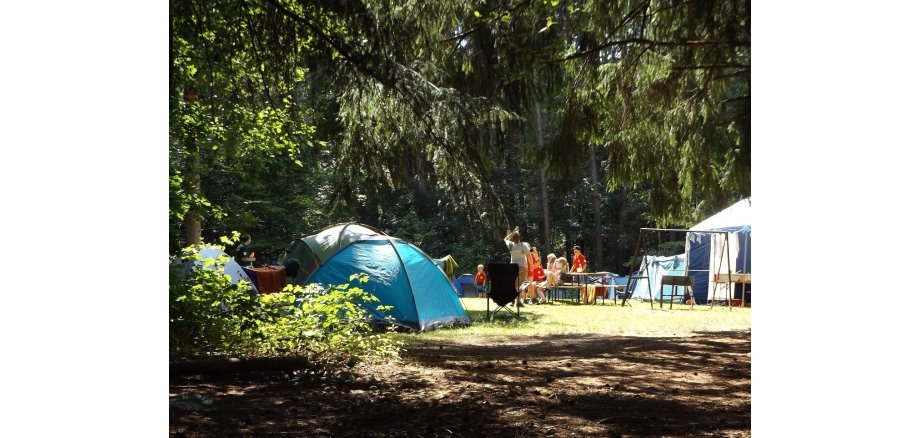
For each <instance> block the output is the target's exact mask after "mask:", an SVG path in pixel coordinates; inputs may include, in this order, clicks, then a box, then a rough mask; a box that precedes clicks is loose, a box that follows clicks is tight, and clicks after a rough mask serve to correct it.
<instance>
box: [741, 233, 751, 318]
mask: <svg viewBox="0 0 920 438" xmlns="http://www.w3.org/2000/svg"><path fill="white" fill-rule="evenodd" d="M750 244H751V233H747V234H745V235H744V254H742V262H741V272H747V269H748V267H747V253H748V249H749V248H750ZM746 288H747V283H741V307H744V303H745V300H744V293H745V289H746Z"/></svg>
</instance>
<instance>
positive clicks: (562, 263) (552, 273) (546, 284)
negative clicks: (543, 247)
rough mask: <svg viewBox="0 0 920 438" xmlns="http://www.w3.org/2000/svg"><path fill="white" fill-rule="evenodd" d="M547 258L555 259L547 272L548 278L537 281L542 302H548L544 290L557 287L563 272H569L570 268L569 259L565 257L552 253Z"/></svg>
mask: <svg viewBox="0 0 920 438" xmlns="http://www.w3.org/2000/svg"><path fill="white" fill-rule="evenodd" d="M546 257H547V259H548V258H550V257H552V258H553V259H555V261H554V262H553V267H552V269H550V270H549V271H547V272H546V280H545V281H541V282H539V283H537V285H536V289H537V296H538V297H539V298H540V301H539V302H540V303H541V304H542V303H546V295H545V294H544V292H545V291H546V289H549V288H553V287H556V286H557V285H559V283H561V282H562V281H561V280H560V279H561V278H562V274H563V273H566V272H568V270H569V261H568V260H566V259H565V257H559V258H558V259H557V258H556V256H555V254H550V255H548V256H546Z"/></svg>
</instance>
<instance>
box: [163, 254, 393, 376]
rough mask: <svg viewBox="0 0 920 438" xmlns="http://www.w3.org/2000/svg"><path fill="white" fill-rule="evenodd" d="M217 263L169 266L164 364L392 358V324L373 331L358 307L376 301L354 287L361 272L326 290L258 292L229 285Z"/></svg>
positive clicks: (220, 262)
mask: <svg viewBox="0 0 920 438" xmlns="http://www.w3.org/2000/svg"><path fill="white" fill-rule="evenodd" d="M222 240H224V239H222ZM229 240H230V239H227V240H225V242H227V241H229ZM228 243H229V242H228ZM202 246H203V245H202ZM199 248H200V246H199V247H190V248H186V249H185V250H184V251H183V256H182V258H183V259H184V260H185V261H187V262H193V261H194V260H195V259H200V257H199V256H198V254H197V250H198V249H199ZM222 259H223V260H214V259H209V260H208V259H206V260H202V262H203V267H202V268H201V269H194V270H192V271H191V272H188V273H184V272H183V270H182V269H181V268H177V264H174V265H173V267H172V268H171V269H170V282H169V294H170V307H169V334H170V360H178V359H193V358H201V357H227V356H234V357H240V356H242V357H266V356H277V355H298V356H304V357H308V358H310V359H311V360H315V361H318V362H323V363H336V364H338V363H347V364H354V363H355V362H356V361H359V360H367V359H373V358H388V357H396V356H398V354H399V348H400V345H399V343H398V342H397V341H396V340H395V339H394V338H393V337H392V336H391V333H390V332H391V331H392V327H393V326H392V325H391V328H390V329H389V330H387V331H386V332H377V331H374V330H373V327H372V326H371V323H370V318H369V315H368V312H367V311H366V309H365V308H364V307H362V303H374V302H377V301H378V300H377V299H376V298H375V297H374V296H372V295H370V294H368V293H367V292H365V291H364V290H363V289H361V288H360V287H359V286H360V284H362V283H364V282H366V281H367V279H368V278H367V276H366V275H357V274H356V275H353V276H352V277H351V279H350V282H349V283H347V284H342V285H338V286H332V287H330V288H329V289H323V288H321V287H318V286H316V285H311V286H309V287H307V288H302V287H299V286H290V285H289V286H287V287H286V288H285V289H284V291H282V292H279V293H274V294H268V295H259V294H258V293H257V292H256V291H255V290H254V289H253V288H251V287H250V284H249V283H248V282H246V281H241V282H239V283H238V284H236V285H233V284H231V278H230V276H229V275H226V274H224V273H223V265H224V264H225V263H227V262H228V261H229V260H228V259H227V258H226V257H222ZM378 308H379V309H381V310H387V309H386V308H384V307H383V306H378Z"/></svg>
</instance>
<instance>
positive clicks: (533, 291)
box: [527, 245, 546, 304]
mask: <svg viewBox="0 0 920 438" xmlns="http://www.w3.org/2000/svg"><path fill="white" fill-rule="evenodd" d="M528 262H529V265H530V266H528V267H529V268H530V278H531V281H530V286H528V287H527V300H528V301H529V302H530V303H531V304H544V303H546V297H545V296H544V295H543V292H542V291H540V290H538V289H537V282H540V281H544V280H546V273H545V271H544V270H543V266H541V265H540V251H538V250H537V247H536V246H533V245H531V246H530V260H528Z"/></svg>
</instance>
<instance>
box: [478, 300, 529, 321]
mask: <svg viewBox="0 0 920 438" xmlns="http://www.w3.org/2000/svg"><path fill="white" fill-rule="evenodd" d="M491 301H492V299H491V298H490V297H489V295H488V293H487V294H486V320H487V321H489V322H492V317H494V316H495V314H497V313H498V312H499V311H500V310H502V309H505V311H507V312H508V313H510V314H511V316H513V317H515V318H520V317H521V308H520V307H517V313H514V311H513V310H511V309H510V308H509V307H511V306H513V305H515V303H511V304H506V305H504V306H497V307H496V308H495V310H490V308H489V303H490V302H491ZM515 307H516V306H515Z"/></svg>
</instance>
